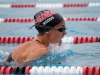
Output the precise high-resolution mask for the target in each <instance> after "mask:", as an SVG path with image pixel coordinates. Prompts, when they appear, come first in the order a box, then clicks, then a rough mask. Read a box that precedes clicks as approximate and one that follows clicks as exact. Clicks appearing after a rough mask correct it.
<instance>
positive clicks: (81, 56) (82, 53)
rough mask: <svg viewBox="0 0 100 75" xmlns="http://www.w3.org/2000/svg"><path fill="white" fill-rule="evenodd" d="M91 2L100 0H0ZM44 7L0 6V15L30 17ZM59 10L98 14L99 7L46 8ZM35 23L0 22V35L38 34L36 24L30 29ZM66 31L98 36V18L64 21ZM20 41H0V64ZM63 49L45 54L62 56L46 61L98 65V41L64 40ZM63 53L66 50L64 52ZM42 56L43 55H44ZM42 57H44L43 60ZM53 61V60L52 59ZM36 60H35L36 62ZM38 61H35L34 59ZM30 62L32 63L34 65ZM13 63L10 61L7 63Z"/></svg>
mask: <svg viewBox="0 0 100 75" xmlns="http://www.w3.org/2000/svg"><path fill="white" fill-rule="evenodd" d="M56 2H57V3H90V2H100V0H74V1H73V0H20V1H18V0H0V4H30V3H31V4H37V3H56ZM42 9H43V8H38V9H37V8H20V9H18V8H0V18H20V17H21V18H24V17H25V18H33V16H34V14H35V13H37V12H38V11H40V10H42ZM49 9H51V10H54V11H56V12H58V13H60V14H61V15H62V16H63V17H65V18H68V17H100V7H78V8H77V7H75V8H74V7H70V8H49ZM33 24H34V23H33V22H31V23H0V37H2V36H5V37H8V36H20V37H22V36H25V37H26V36H34V37H36V35H37V34H38V32H37V31H36V29H35V28H33V29H31V30H29V28H30V27H31V26H32V25H33ZM66 28H67V34H66V35H65V37H69V36H72V37H74V36H87V37H90V36H98V37H100V22H91V21H90V22H88V21H81V22H79V21H77V22H75V21H66ZM18 45H19V44H0V61H1V62H0V64H3V63H2V60H3V59H4V58H5V57H7V56H8V55H9V53H10V52H11V51H13V49H14V48H16V47H17V46H18ZM61 48H62V49H64V51H62V52H61V53H60V50H61V49H58V52H59V53H55V54H51V55H50V56H45V57H47V58H49V57H50V58H51V57H54V56H56V57H55V59H54V60H55V61H58V59H57V60H56V58H57V57H58V58H59V59H60V58H63V57H62V55H64V58H65V59H64V60H61V61H60V63H51V64H47V65H51V66H52V65H56V66H100V43H99V42H98V43H84V44H67V43H63V45H62V47H61ZM63 53H65V54H63ZM45 57H44V58H45ZM42 61H43V60H42ZM52 61H53V60H52ZM35 63H36V62H35ZM37 64H38V63H37ZM37 64H34V63H33V64H32V65H37ZM9 65H12V64H9Z"/></svg>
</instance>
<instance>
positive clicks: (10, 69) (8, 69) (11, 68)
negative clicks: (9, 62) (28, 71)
mask: <svg viewBox="0 0 100 75" xmlns="http://www.w3.org/2000/svg"><path fill="white" fill-rule="evenodd" d="M13 70H14V68H13V67H12V66H11V67H8V68H7V69H6V74H12V73H13Z"/></svg>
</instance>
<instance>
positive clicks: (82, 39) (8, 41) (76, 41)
mask: <svg viewBox="0 0 100 75" xmlns="http://www.w3.org/2000/svg"><path fill="white" fill-rule="evenodd" d="M33 39H34V37H0V43H5V44H13V43H24V42H27V41H30V40H33ZM62 42H63V43H73V44H80V43H95V42H100V37H97V36H95V37H86V36H85V37H77V36H76V37H72V36H70V37H64V38H62Z"/></svg>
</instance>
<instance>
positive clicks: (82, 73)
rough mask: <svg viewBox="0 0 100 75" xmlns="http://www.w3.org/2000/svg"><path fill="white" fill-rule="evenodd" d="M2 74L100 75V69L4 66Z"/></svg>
mask: <svg viewBox="0 0 100 75" xmlns="http://www.w3.org/2000/svg"><path fill="white" fill-rule="evenodd" d="M0 74H29V75H34V74H35V75H37V74H43V75H44V74H45V75H46V74H54V75H55V74H56V75H58V74H59V75H63V74H66V75H69V74H70V75H100V67H94V66H92V67H88V66H84V67H81V66H77V67H75V66H71V67H69V66H65V67H63V66H58V67H56V66H52V67H50V66H45V67H43V66H38V67H37V66H33V67H31V66H27V67H24V66H23V67H22V66H21V67H13V66H9V67H6V66H3V67H1V68H0Z"/></svg>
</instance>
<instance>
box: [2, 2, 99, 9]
mask: <svg viewBox="0 0 100 75" xmlns="http://www.w3.org/2000/svg"><path fill="white" fill-rule="evenodd" d="M94 6H100V3H71V4H70V3H64V4H62V3H46V4H45V3H42V4H0V8H66V7H94Z"/></svg>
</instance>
